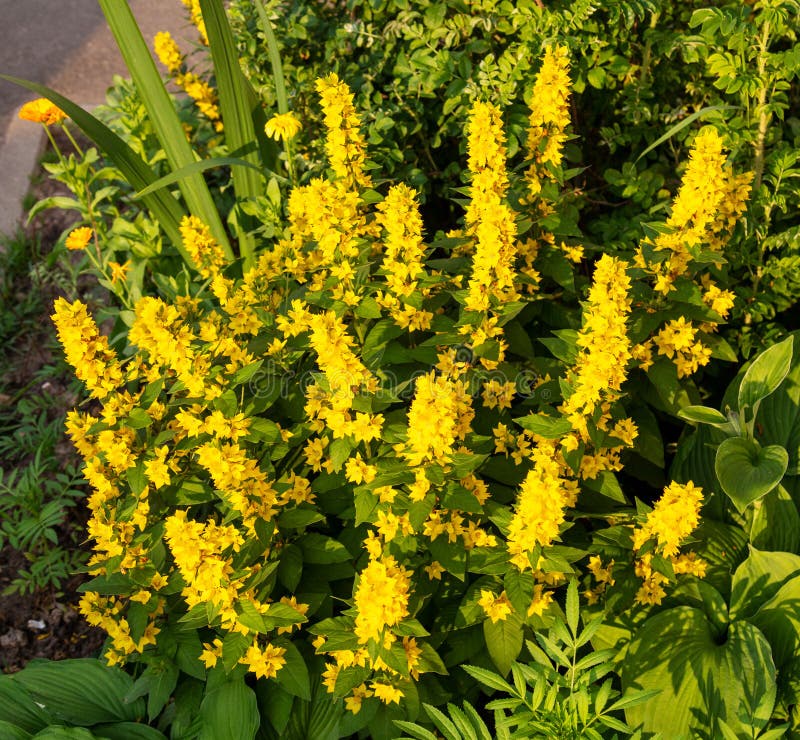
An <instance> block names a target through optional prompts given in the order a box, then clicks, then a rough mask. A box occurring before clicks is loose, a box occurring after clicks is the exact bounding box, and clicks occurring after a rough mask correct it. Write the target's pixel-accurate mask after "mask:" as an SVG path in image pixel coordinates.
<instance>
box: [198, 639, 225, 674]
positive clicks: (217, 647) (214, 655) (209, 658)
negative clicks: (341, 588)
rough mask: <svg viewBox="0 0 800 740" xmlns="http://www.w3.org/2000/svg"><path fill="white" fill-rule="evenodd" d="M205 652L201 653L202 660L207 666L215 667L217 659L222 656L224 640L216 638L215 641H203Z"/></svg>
mask: <svg viewBox="0 0 800 740" xmlns="http://www.w3.org/2000/svg"><path fill="white" fill-rule="evenodd" d="M203 648H204V650H203V652H202V653H200V660H201V661H202V663H203V665H204V666H205V667H206V668H213V667H214V666H215V665H216V664H217V661H218V660H219V659H220V658H221V657H222V640H220V639H219V638H218V637H215V638H214V643H213V644H209V643H207V642H204V643H203Z"/></svg>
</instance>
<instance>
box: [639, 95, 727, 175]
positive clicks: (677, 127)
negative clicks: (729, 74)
mask: <svg viewBox="0 0 800 740" xmlns="http://www.w3.org/2000/svg"><path fill="white" fill-rule="evenodd" d="M724 110H738V107H737V106H735V105H709V106H706V107H705V108H701V109H700V110H698V111H695V112H694V113H692V114H691V115H689V116H686V118H684V119H683V120H681V121H679V122H678V123H676V124H675V125H674V126H672V127H671V128H670V129H669V130H668V131H667V133H665V134H664V135H663V136H660V137H659V138H658V139H656V140H655V141H654V142H653V143H652V144H650V146H648V147H647V149H645V150H644V151H643V152H642V153H641V154H640V155H639V156H638V157H636V159H635V160H634V164H635V163H636V162H638V161H639V160H640V159H641V158H642V157H644V156H645V155H647V154H649V153H650V152H652V151H653V149H655V148H656V147H657V146H661V144H663V143H664V142H665V141H669V139H671V138H672V137H673V136H675V134H677V133H678V132H679V131H682V130H683V129H685V128H686V127H687V126H690V125H691V124H693V123H694V122H695V121H696V120H697V119H698V118H700V117H702V116H705V115H706V114H708V113H713V112H714V111H724Z"/></svg>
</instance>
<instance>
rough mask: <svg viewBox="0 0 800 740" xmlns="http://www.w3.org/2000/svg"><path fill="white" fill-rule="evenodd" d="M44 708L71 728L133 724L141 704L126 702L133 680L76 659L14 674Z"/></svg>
mask: <svg viewBox="0 0 800 740" xmlns="http://www.w3.org/2000/svg"><path fill="white" fill-rule="evenodd" d="M14 680H15V681H17V682H19V684H20V685H21V686H22V687H23V688H25V689H26V690H27V691H28V693H29V694H30V695H31V696H33V698H34V699H35V700H36V701H37V702H38V703H39V704H41V705H42V706H43V707H44V709H45V710H46V711H48V712H50V713H52V714H53V716H55V717H57V718H59V719H61V720H64V721H65V722H69V723H70V724H73V725H80V726H87V727H88V726H91V725H96V724H100V723H102V722H125V721H131V722H133V721H136V720H138V719H141V718H142V717H143V716H144V709H145V707H144V701H142V700H141V699H139V700H137V701H134V702H130V703H126V702H125V696H126V695H127V694H128V692H129V691H130V690H131V689H132V688H133V679H132V678H131V677H130V676H129V675H128V674H127V673H125V671H123V670H120V669H119V668H112V667H109V666H107V665H105V663H103V662H102V661H100V660H94V659H91V658H77V659H73V660H61V661H58V662H44V663H36V664H34V665H30V666H28V667H27V668H25V669H24V670H22V671H20V672H19V673H17V674H15V675H14Z"/></svg>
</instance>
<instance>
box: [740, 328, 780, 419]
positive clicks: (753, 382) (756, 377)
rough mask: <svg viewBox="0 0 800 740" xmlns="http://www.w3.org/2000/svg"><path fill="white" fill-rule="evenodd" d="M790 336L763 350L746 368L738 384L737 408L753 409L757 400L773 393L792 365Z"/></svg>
mask: <svg viewBox="0 0 800 740" xmlns="http://www.w3.org/2000/svg"><path fill="white" fill-rule="evenodd" d="M792 342H793V340H792V337H787V338H786V339H784V340H783V341H782V342H780V343H779V344H775V345H773V346H772V347H770V348H769V349H766V350H764V351H763V352H762V353H761V354H760V355H758V357H756V359H755V360H753V363H752V364H751V365H750V367H749V368H747V372H746V373H745V374H744V378H742V383H741V385H740V386H739V410H740V411H743V410H744V409H745V408H746V407H749V408H751V409H755V408H756V405H757V404H758V403H759V401H761V400H763V399H764V398H766V397H767V396H769V395H770V394H771V393H774V392H775V391H776V390H777V389H778V386H779V385H780V384H781V383H782V382H783V379H784V378H785V377H786V375H787V374H788V373H789V369H790V368H791V366H792Z"/></svg>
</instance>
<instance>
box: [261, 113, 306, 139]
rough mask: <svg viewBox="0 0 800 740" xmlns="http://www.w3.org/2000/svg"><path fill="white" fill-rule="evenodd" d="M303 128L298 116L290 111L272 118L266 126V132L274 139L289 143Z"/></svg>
mask: <svg viewBox="0 0 800 740" xmlns="http://www.w3.org/2000/svg"><path fill="white" fill-rule="evenodd" d="M302 127H303V126H302V124H301V123H300V120H299V119H298V118H297V116H295V115H294V113H292V112H291V111H289V112H288V113H279V114H277V115H275V116H273V117H272V118H270V119H269V121H267V123H266V125H265V126H264V132H265V133H266V134H267V136H271V137H272V138H273V139H278V140H280V141H289V140H290V139H293V138H294V137H295V136H297V134H298V133H299V132H300V129H301V128H302Z"/></svg>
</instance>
